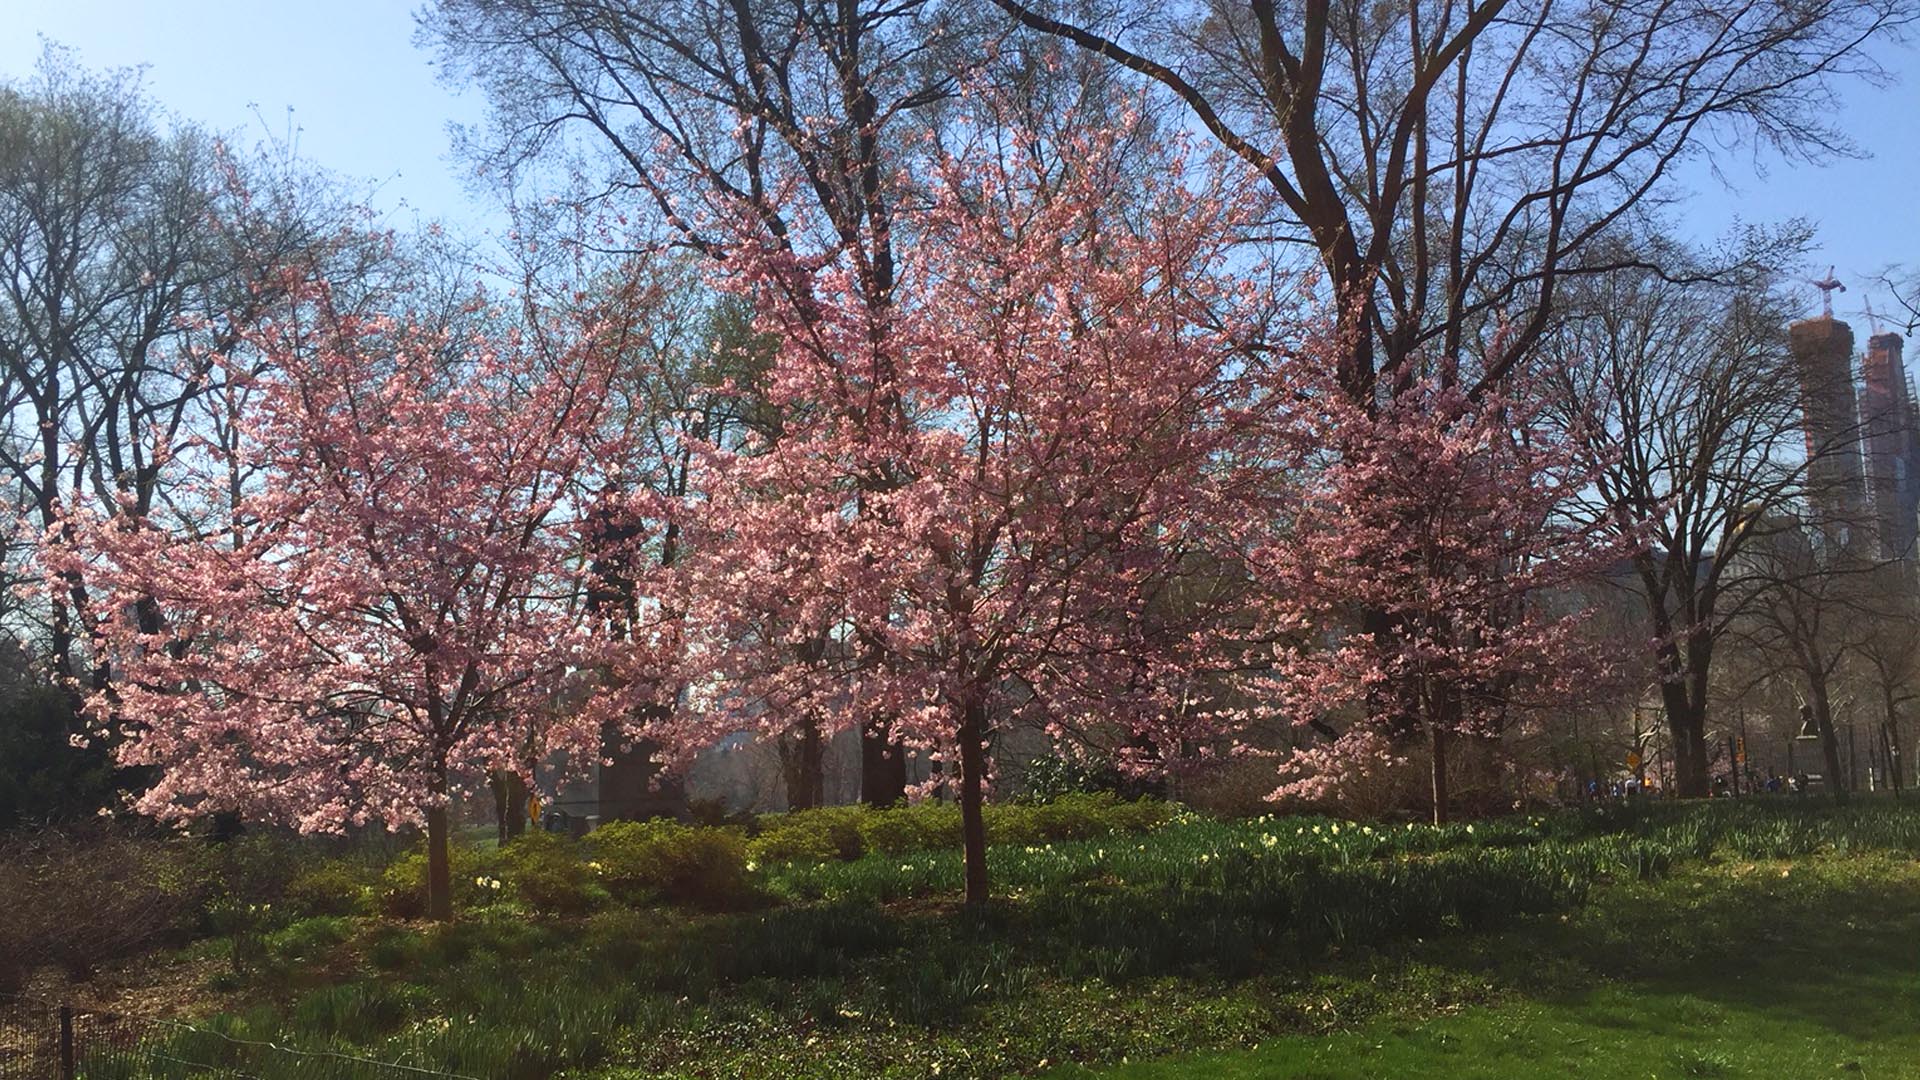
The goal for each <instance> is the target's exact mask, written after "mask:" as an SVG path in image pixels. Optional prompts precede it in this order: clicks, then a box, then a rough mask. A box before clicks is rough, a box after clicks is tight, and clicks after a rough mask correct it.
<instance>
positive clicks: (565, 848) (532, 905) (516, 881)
mask: <svg viewBox="0 0 1920 1080" xmlns="http://www.w3.org/2000/svg"><path fill="white" fill-rule="evenodd" d="M500 877H501V880H503V881H504V882H505V883H506V887H507V888H508V889H509V890H511V891H512V894H513V895H514V896H515V897H516V898H517V899H519V900H520V902H521V903H523V904H525V905H526V906H527V907H528V908H529V909H531V910H533V911H536V912H539V913H540V914H542V915H584V914H586V913H587V912H589V911H592V910H593V909H595V908H597V907H599V906H600V905H601V904H603V903H604V902H605V901H606V900H607V890H606V889H605V888H603V887H601V886H600V885H599V884H598V883H597V882H595V881H594V874H593V871H592V870H591V869H590V868H589V867H588V866H587V864H586V863H585V862H583V861H582V860H581V858H580V850H579V847H578V845H576V844H575V843H574V842H573V841H571V840H567V839H564V838H562V837H560V836H557V835H555V834H553V833H548V832H534V833H528V834H527V835H525V836H522V837H520V838H519V839H517V840H515V841H514V842H513V843H511V844H508V845H507V846H506V847H505V848H504V849H502V850H501V852H500Z"/></svg>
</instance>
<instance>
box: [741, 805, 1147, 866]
mask: <svg viewBox="0 0 1920 1080" xmlns="http://www.w3.org/2000/svg"><path fill="white" fill-rule="evenodd" d="M984 817H985V819H986V827H987V843H988V844H990V845H1000V844H1039V843H1051V842H1053V841H1056V840H1087V839H1093V838H1096V837H1102V836H1110V835H1112V834H1115V833H1130V832H1147V831H1149V830H1152V829H1155V828H1158V827H1159V826H1161V825H1163V824H1165V823H1166V822H1167V821H1168V820H1170V819H1171V818H1172V817H1173V807H1172V806H1171V805H1170V804H1168V803H1165V802H1161V801H1160V800H1158V799H1140V800H1138V801H1133V802H1127V801H1123V800H1121V799H1120V797H1119V796H1117V795H1114V794H1113V793H1111V792H1096V793H1091V794H1069V795H1063V796H1061V797H1060V798H1058V799H1055V800H1054V801H1053V802H1050V803H1044V804H1039V805H1030V804H1026V803H994V804H992V805H990V806H988V807H986V808H985V811H984ZM959 844H960V808H959V807H958V806H956V805H954V804H952V803H943V802H925V803H918V804H916V805H912V806H895V807H889V808H887V809H884V810H878V809H874V808H872V807H868V806H833V807H826V808H823V809H819V810H800V811H796V812H793V813H788V814H769V815H767V816H766V817H763V818H761V819H760V835H759V836H757V837H755V838H754V839H753V840H752V842H751V843H750V844H749V845H748V848H747V851H748V854H749V855H750V856H751V857H752V858H753V859H754V860H756V861H758V862H769V863H772V862H787V861H792V860H795V859H812V860H818V861H822V862H825V861H830V860H835V859H838V860H840V861H843V862H852V861H854V860H856V859H859V858H860V857H861V856H863V855H867V854H873V853H877V854H883V855H904V854H907V853H909V852H915V851H931V850H934V849H937V848H951V847H958V846H959Z"/></svg>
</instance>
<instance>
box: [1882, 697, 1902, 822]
mask: <svg viewBox="0 0 1920 1080" xmlns="http://www.w3.org/2000/svg"><path fill="white" fill-rule="evenodd" d="M1880 693H1881V698H1882V701H1883V702H1884V704H1885V706H1886V710H1887V719H1886V727H1885V729H1884V730H1883V731H1882V732H1881V733H1880V735H1881V739H1882V741H1883V742H1884V743H1885V745H1886V760H1887V783H1888V784H1890V785H1892V787H1893V797H1894V798H1896V799H1897V798H1899V797H1900V789H1901V787H1902V786H1903V785H1904V784H1905V783H1906V778H1905V777H1904V776H1902V775H1901V773H1900V710H1899V707H1898V706H1897V705H1895V704H1894V700H1893V686H1892V684H1891V683H1887V682H1885V681H1882V683H1881V686H1880Z"/></svg>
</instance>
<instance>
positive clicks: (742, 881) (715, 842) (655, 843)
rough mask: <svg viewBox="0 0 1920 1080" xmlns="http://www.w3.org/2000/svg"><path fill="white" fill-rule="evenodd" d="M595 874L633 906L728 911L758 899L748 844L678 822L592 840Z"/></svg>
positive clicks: (602, 832)
mask: <svg viewBox="0 0 1920 1080" xmlns="http://www.w3.org/2000/svg"><path fill="white" fill-rule="evenodd" d="M585 846H586V848H587V852H588V858H589V860H590V865H589V868H590V869H592V870H593V871H594V872H595V873H596V874H598V875H599V878H600V880H601V881H602V882H604V883H605V885H606V887H607V889H608V891H610V892H612V893H613V894H614V895H615V896H616V897H619V898H620V899H622V900H624V901H626V902H628V903H639V902H644V901H646V900H648V899H651V898H652V897H655V896H658V897H663V898H665V899H667V900H671V901H673V902H675V903H682V904H692V905H695V906H699V907H706V908H714V909H725V908H737V907H741V906H745V905H746V904H748V903H750V902H751V901H753V900H754V899H755V897H756V895H757V894H756V891H755V889H754V887H753V884H752V881H751V880H750V878H749V876H748V873H747V844H746V841H745V840H744V839H743V838H742V837H741V835H740V833H739V832H738V831H737V830H734V829H717V828H711V827H703V826H689V825H682V824H680V823H679V822H675V821H666V820H660V819H656V820H653V821H617V822H614V823H613V824H611V825H604V826H602V827H600V828H599V829H596V830H595V831H594V832H593V833H592V834H590V835H589V836H588V837H587V841H586V845H585Z"/></svg>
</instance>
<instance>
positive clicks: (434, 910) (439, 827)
mask: <svg viewBox="0 0 1920 1080" xmlns="http://www.w3.org/2000/svg"><path fill="white" fill-rule="evenodd" d="M435 786H436V787H437V788H439V789H440V790H438V791H436V792H435V793H434V796H435V800H436V801H435V802H434V804H433V805H432V806H431V807H429V808H428V809H427V917H428V918H430V919H432V920H433V921H435V922H452V921H453V866H452V863H451V861H450V860H449V857H448V856H449V846H448V836H447V804H446V802H445V800H444V795H445V791H446V783H445V782H444V781H442V782H440V783H438V784H436V785H435Z"/></svg>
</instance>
